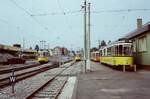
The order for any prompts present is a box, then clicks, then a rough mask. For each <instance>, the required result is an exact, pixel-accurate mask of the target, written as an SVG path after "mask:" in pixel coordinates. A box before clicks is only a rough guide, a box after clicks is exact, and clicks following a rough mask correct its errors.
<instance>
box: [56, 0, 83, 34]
mask: <svg viewBox="0 0 150 99" xmlns="http://www.w3.org/2000/svg"><path fill="white" fill-rule="evenodd" d="M57 4H58V7H59V9H60V10H61V11H62V13H63V15H64V17H65V20H66V25H67V26H68V29H69V30H70V32H71V33H73V32H72V27H71V26H70V25H69V23H68V19H67V17H66V13H65V11H64V9H63V8H62V6H61V3H60V0H57ZM79 11H81V10H79Z"/></svg>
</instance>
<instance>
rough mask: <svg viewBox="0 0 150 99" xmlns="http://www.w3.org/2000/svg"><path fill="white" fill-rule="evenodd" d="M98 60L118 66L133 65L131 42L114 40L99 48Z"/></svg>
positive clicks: (114, 66)
mask: <svg viewBox="0 0 150 99" xmlns="http://www.w3.org/2000/svg"><path fill="white" fill-rule="evenodd" d="M100 62H101V63H103V64H107V65H110V66H112V67H113V68H118V67H120V66H126V67H133V66H134V65H133V64H134V63H133V55H132V43H130V42H126V41H116V42H114V43H111V44H109V45H108V46H105V47H103V48H101V49H100Z"/></svg>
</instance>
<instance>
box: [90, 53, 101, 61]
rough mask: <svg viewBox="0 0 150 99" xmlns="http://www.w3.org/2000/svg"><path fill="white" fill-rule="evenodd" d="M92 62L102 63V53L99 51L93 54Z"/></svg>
mask: <svg viewBox="0 0 150 99" xmlns="http://www.w3.org/2000/svg"><path fill="white" fill-rule="evenodd" d="M91 60H92V61H95V62H99V61H100V53H99V51H94V52H91Z"/></svg>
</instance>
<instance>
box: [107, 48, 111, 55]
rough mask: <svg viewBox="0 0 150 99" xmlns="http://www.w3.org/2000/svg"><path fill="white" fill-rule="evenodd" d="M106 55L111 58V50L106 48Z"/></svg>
mask: <svg viewBox="0 0 150 99" xmlns="http://www.w3.org/2000/svg"><path fill="white" fill-rule="evenodd" d="M107 55H108V56H111V48H108V49H107Z"/></svg>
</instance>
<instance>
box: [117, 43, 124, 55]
mask: <svg viewBox="0 0 150 99" xmlns="http://www.w3.org/2000/svg"><path fill="white" fill-rule="evenodd" d="M122 51H123V47H122V45H119V50H118V54H119V56H120V55H122V54H123V53H122Z"/></svg>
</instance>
